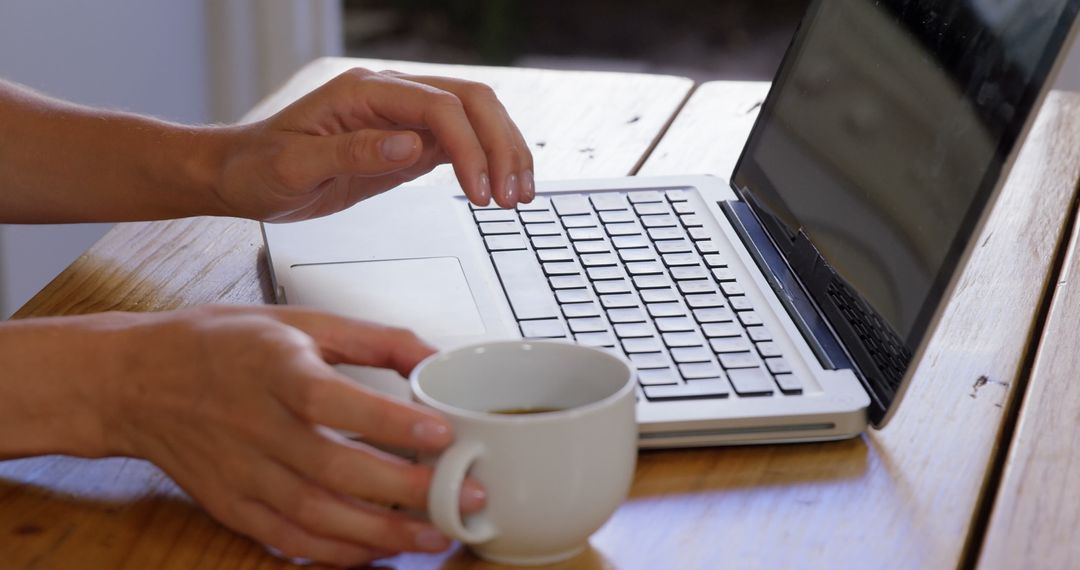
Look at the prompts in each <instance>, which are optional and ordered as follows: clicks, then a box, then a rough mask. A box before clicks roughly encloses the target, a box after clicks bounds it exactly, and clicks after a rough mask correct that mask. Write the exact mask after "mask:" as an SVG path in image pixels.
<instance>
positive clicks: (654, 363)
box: [615, 329, 671, 372]
mask: <svg viewBox="0 0 1080 570" xmlns="http://www.w3.org/2000/svg"><path fill="white" fill-rule="evenodd" d="M615 334H616V335H618V334H619V333H618V329H616V332H615ZM629 358H630V362H631V363H633V364H634V368H637V369H638V370H655V369H660V368H668V367H669V366H671V362H670V361H668V358H667V356H664V353H662V352H642V353H638V354H631V355H630V356H629ZM669 372H670V371H669Z"/></svg>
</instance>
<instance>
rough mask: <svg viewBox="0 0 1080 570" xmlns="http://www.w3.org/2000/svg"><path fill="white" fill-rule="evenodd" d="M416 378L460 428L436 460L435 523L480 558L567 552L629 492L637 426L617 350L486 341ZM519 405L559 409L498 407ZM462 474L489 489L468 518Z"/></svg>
mask: <svg viewBox="0 0 1080 570" xmlns="http://www.w3.org/2000/svg"><path fill="white" fill-rule="evenodd" d="M410 383H411V386H412V391H413V397H414V398H415V399H416V400H417V401H419V402H421V403H423V404H426V405H428V406H431V407H432V408H435V409H436V410H438V411H440V412H442V413H443V414H445V415H446V416H447V417H448V418H449V419H450V422H451V424H452V425H453V427H454V435H455V439H454V444H453V445H452V446H451V447H450V448H449V449H448V450H446V451H445V452H444V453H443V454H442V455H440V456H439V457H437V458H435V459H434V464H435V476H434V478H433V480H432V484H431V492H430V495H429V500H428V510H429V514H430V516H431V520H432V522H433V523H434V524H435V525H436V526H437V527H438V528H439V529H440V530H442V531H443V532H444V533H446V534H447V535H449V536H451V537H453V538H456V539H457V540H460V541H462V542H464V543H466V544H469V545H470V547H471V548H472V550H473V551H474V552H475V553H477V554H478V555H479V556H481V557H482V558H486V559H488V560H491V561H494V562H500V563H505V564H525V565H535V564H550V563H553V562H557V561H560V560H564V559H566V558H570V557H572V556H574V555H576V554H577V553H579V552H581V551H582V550H583V549H584V548H585V546H586V545H587V543H588V538H589V536H590V535H591V534H592V533H593V532H595V531H596V530H597V529H599V528H600V527H601V526H602V525H603V524H604V522H605V521H607V519H608V518H609V517H610V516H611V514H612V513H614V512H615V509H617V508H618V506H619V504H620V503H622V501H623V500H624V499H625V498H626V495H627V493H628V492H629V490H630V483H631V481H632V480H633V475H634V465H635V462H636V460H637V423H636V421H635V416H634V403H635V402H634V374H633V370H632V368H631V367H630V365H629V364H628V363H627V362H626V361H625V360H623V359H622V358H620V357H618V356H615V355H613V354H610V353H607V352H604V351H602V350H599V349H594V348H587V347H583V346H579V345H575V344H570V343H562V342H535V341H504V342H491V343H484V344H478V345H473V346H467V347H463V348H458V349H455V350H451V351H448V352H443V353H439V354H436V355H434V356H432V357H431V358H428V359H427V360H425V361H424V362H422V363H421V364H420V365H419V366H417V367H416V369H415V370H414V371H413V373H412V376H411V378H410ZM520 409H533V410H535V409H556V410H558V411H549V412H543V413H528V414H513V415H508V414H501V413H496V412H498V411H505V410H520ZM467 473H468V474H469V475H470V476H471V477H473V478H475V479H476V480H478V481H479V482H480V483H482V484H483V485H484V487H485V488H486V490H487V507H486V508H485V509H484V510H483V511H482V512H480V513H476V514H472V515H467V516H464V517H463V516H462V515H461V513H460V511H459V510H458V497H459V495H460V491H461V484H462V482H463V480H464V479H465V476H466V474H467Z"/></svg>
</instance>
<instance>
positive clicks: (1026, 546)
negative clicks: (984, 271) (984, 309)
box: [979, 95, 1080, 570]
mask: <svg viewBox="0 0 1080 570" xmlns="http://www.w3.org/2000/svg"><path fill="white" fill-rule="evenodd" d="M1069 102H1070V104H1069V106H1068V107H1067V109H1068V113H1067V114H1066V113H1065V109H1064V108H1063V109H1062V111H1061V114H1060V116H1059V117H1057V119H1056V120H1059V121H1061V128H1058V129H1057V130H1056V131H1055V136H1056V139H1055V140H1054V141H1053V147H1054V149H1055V152H1053V153H1049V152H1047V153H1046V154H1045V155H1043V156H1041V157H1039V160H1037V163H1038V165H1039V168H1037V169H1036V168H1032V169H1029V170H1027V171H1026V172H1025V173H1024V174H1025V175H1026V176H1027V177H1028V178H1029V180H1030V181H1031V182H1030V184H1031V185H1032V186H1038V185H1041V184H1042V182H1041V181H1048V180H1057V181H1060V183H1061V184H1064V183H1066V182H1067V181H1070V180H1071V181H1072V182H1073V184H1076V182H1077V181H1078V180H1080V125H1078V122H1077V120H1076V117H1077V116H1080V95H1073V96H1071V97H1070V98H1069ZM1044 150H1048V149H1044ZM1033 196H1034V194H1033ZM1033 201H1035V200H1033ZM1068 207H1069V208H1070V209H1075V208H1076V202H1072V203H1070V204H1069V205H1068ZM1078 248H1080V225H1077V226H1076V227H1075V229H1074V232H1073V235H1072V244H1071V246H1070V247H1069V253H1068V254H1067V256H1066V258H1065V262H1064V265H1063V270H1062V273H1061V275H1060V276H1059V277H1058V279H1057V289H1056V291H1055V293H1054V300H1053V302H1052V304H1051V306H1050V312H1049V315H1048V317H1047V322H1046V327H1045V328H1044V331H1043V337H1042V340H1041V342H1040V344H1039V349H1038V353H1037V356H1036V359H1035V364H1034V367H1033V369H1032V373H1031V378H1030V379H1029V380H1028V386H1027V392H1026V394H1025V396H1024V399H1023V402H1022V405H1021V408H1020V414H1019V420H1018V422H1017V427H1016V431H1015V433H1014V435H1013V439H1012V444H1011V446H1010V448H1009V454H1008V458H1007V460H1006V462H1005V469H1004V473H1003V475H1002V480H1001V484H1000V486H999V487H998V492H997V498H996V499H995V501H994V504H993V512H992V514H991V517H990V523H989V527H988V529H987V534H986V539H985V542H984V543H983V548H982V552H981V555H980V557H979V568H985V569H988V570H989V569H997V568H1001V569H1007V568H1076V567H1078V566H1080V542H1077V541H1076V529H1077V528H1080V437H1078V436H1077V433H1076V425H1077V419H1078V418H1080V383H1078V382H1077V381H1076V379H1077V372H1078V371H1080V350H1077V348H1078V347H1080V329H1078V327H1077V323H1078V322H1080V287H1078V286H1077V282H1076V279H1077V278H1078V276H1080V251H1078Z"/></svg>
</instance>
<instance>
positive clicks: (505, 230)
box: [480, 221, 521, 236]
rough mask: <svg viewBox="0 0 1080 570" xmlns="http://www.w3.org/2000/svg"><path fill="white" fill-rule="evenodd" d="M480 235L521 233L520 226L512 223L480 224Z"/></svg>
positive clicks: (514, 222)
mask: <svg viewBox="0 0 1080 570" xmlns="http://www.w3.org/2000/svg"><path fill="white" fill-rule="evenodd" d="M480 233H481V234H483V235H486V236H490V235H497V234H517V233H521V225H519V224H518V223H517V222H516V221H513V222H485V223H482V224H480Z"/></svg>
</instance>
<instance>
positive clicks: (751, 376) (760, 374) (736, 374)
mask: <svg viewBox="0 0 1080 570" xmlns="http://www.w3.org/2000/svg"><path fill="white" fill-rule="evenodd" d="M727 375H728V380H730V381H731V386H732V387H733V388H735V392H736V393H737V394H739V395H740V396H767V395H769V394H772V393H773V382H772V378H771V377H769V374H768V373H767V372H765V371H764V370H762V369H761V368H744V369H741V370H729V371H728V373H727Z"/></svg>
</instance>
